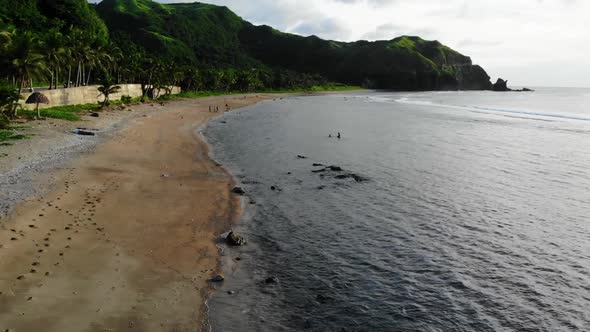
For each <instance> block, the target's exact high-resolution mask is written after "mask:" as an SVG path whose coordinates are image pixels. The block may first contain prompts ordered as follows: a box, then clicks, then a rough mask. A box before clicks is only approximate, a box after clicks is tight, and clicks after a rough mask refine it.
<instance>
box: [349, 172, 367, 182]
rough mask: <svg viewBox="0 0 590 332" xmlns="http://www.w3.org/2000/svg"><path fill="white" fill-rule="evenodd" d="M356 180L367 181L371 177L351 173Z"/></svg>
mask: <svg viewBox="0 0 590 332" xmlns="http://www.w3.org/2000/svg"><path fill="white" fill-rule="evenodd" d="M350 176H351V177H352V178H353V179H354V180H355V181H356V182H365V181H369V179H367V178H365V177H362V176H360V175H358V174H351V175H350Z"/></svg>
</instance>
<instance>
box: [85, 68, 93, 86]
mask: <svg viewBox="0 0 590 332" xmlns="http://www.w3.org/2000/svg"><path fill="white" fill-rule="evenodd" d="M91 73H92V68H90V69H88V77H87V78H86V86H88V85H89V84H90V74H91Z"/></svg>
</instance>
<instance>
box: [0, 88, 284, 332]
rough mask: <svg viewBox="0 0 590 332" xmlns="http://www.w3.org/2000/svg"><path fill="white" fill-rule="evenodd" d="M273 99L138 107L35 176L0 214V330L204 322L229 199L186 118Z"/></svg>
mask: <svg viewBox="0 0 590 332" xmlns="http://www.w3.org/2000/svg"><path fill="white" fill-rule="evenodd" d="M276 97H277V96H276V95H247V96H239V95H236V96H230V97H213V98H204V99H195V100H178V101H174V102H171V103H169V104H167V105H166V106H164V107H161V110H159V111H151V112H150V113H145V112H143V113H142V110H141V109H140V108H148V107H150V106H149V105H144V106H137V108H138V112H137V114H136V115H134V116H133V118H132V119H130V120H129V123H128V124H127V125H126V126H124V128H122V129H120V130H118V131H117V132H116V134H114V135H112V138H110V139H108V140H106V141H105V142H104V143H101V144H99V145H98V146H97V147H96V148H95V149H93V150H92V151H91V152H87V153H83V154H82V155H81V156H80V157H77V158H75V159H74V160H73V161H72V162H68V163H67V167H64V168H59V169H51V170H47V171H45V172H43V173H44V174H39V175H37V176H38V177H39V178H43V179H45V180H43V181H39V183H43V185H44V186H47V188H50V190H46V193H45V194H43V195H42V196H40V197H36V198H34V199H29V200H27V201H24V202H21V203H19V204H18V205H17V206H16V207H15V208H14V209H13V210H12V212H11V213H10V215H9V216H8V217H7V218H4V219H2V220H0V331H55V332H67V331H122V330H125V331H198V330H203V329H204V328H205V326H204V325H203V324H204V318H205V315H206V313H205V311H206V308H205V305H204V303H205V299H206V298H207V296H208V294H209V292H210V291H211V285H210V284H209V283H208V281H207V280H208V279H209V278H211V277H212V276H213V275H214V274H215V272H216V271H217V270H218V268H219V266H218V264H219V259H218V258H219V255H218V248H217V247H216V241H217V239H218V237H219V234H221V233H223V232H225V231H227V230H228V229H229V227H231V225H232V223H234V222H235V221H236V220H237V217H238V216H239V207H240V201H239V198H238V197H236V196H235V195H233V194H231V192H230V190H231V188H232V186H233V183H232V179H231V176H230V175H229V174H228V173H227V172H226V171H225V170H224V169H223V168H222V167H220V166H219V165H216V164H215V162H213V161H212V160H211V159H210V158H209V157H208V152H209V150H208V147H207V145H206V143H204V142H203V141H202V140H201V139H200V138H199V135H198V133H197V128H198V127H199V126H201V125H203V124H204V123H206V122H207V121H208V120H209V119H211V118H213V117H215V116H217V115H220V114H221V113H222V111H223V110H224V109H225V107H224V105H225V103H228V104H229V105H230V107H231V108H232V109H235V108H239V107H242V106H246V105H251V104H254V103H257V102H259V101H261V100H263V99H269V98H276ZM209 105H219V107H220V113H210V112H209V111H208V106H209Z"/></svg>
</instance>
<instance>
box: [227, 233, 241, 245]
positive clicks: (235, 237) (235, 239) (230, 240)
mask: <svg viewBox="0 0 590 332" xmlns="http://www.w3.org/2000/svg"><path fill="white" fill-rule="evenodd" d="M225 241H226V242H227V244H229V245H230V246H243V245H245V244H246V239H245V238H244V237H243V236H241V235H240V234H238V233H236V232H233V231H232V232H229V234H228V235H227V237H226V238H225Z"/></svg>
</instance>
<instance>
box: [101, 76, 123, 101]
mask: <svg viewBox="0 0 590 332" xmlns="http://www.w3.org/2000/svg"><path fill="white" fill-rule="evenodd" d="M100 83H101V85H100V86H99V87H98V92H100V94H99V95H98V97H100V96H104V101H103V102H102V107H105V106H108V105H109V97H110V95H112V94H115V93H117V92H119V90H121V87H120V86H118V85H115V83H114V80H113V78H112V77H111V76H110V75H108V74H106V75H105V76H104V77H103V79H102V80H101V82H100Z"/></svg>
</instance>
